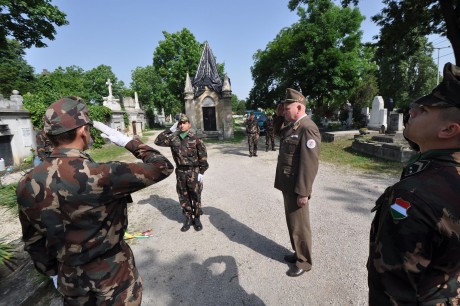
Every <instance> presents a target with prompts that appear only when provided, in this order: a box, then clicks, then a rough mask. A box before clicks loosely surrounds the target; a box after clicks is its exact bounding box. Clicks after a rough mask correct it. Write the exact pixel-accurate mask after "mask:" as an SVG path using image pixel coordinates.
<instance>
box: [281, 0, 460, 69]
mask: <svg viewBox="0 0 460 306" xmlns="http://www.w3.org/2000/svg"><path fill="white" fill-rule="evenodd" d="M311 2H312V0H290V1H289V4H288V7H289V8H290V9H291V10H294V9H295V8H296V7H297V6H298V5H299V4H300V3H306V4H310V3H311ZM341 2H342V5H343V6H348V5H350V4H354V5H357V4H358V2H359V0H341ZM382 3H383V4H385V7H384V8H383V9H382V11H381V12H380V14H377V15H375V16H373V17H372V20H373V21H374V22H376V23H377V25H379V26H381V30H380V35H379V44H385V45H389V46H391V45H393V46H394V45H397V44H398V43H399V41H400V40H401V39H403V40H405V41H406V42H407V45H408V46H411V44H412V45H416V44H417V43H418V41H417V38H418V37H420V36H427V35H430V34H440V35H442V36H446V37H447V39H449V41H450V43H451V45H452V49H453V50H454V55H455V61H456V64H457V65H460V22H459V20H460V3H459V1H458V0H405V1H401V0H383V1H382ZM411 54H412V48H410V47H409V48H408V49H406V50H405V53H404V54H401V55H402V56H406V55H411Z"/></svg>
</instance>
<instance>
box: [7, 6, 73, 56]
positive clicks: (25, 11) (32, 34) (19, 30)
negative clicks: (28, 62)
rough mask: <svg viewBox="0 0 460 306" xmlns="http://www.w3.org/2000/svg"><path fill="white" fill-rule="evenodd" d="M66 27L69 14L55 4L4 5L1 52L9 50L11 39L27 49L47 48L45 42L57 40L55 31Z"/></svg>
mask: <svg viewBox="0 0 460 306" xmlns="http://www.w3.org/2000/svg"><path fill="white" fill-rule="evenodd" d="M66 24H68V21H67V20H66V14H65V13H63V12H61V11H60V10H59V9H58V7H57V6H54V5H51V0H34V1H19V0H8V1H1V2H0V49H3V48H6V47H7V45H8V41H7V37H8V36H12V37H14V38H15V39H16V40H17V41H18V42H19V43H20V44H22V45H23V46H24V47H25V48H30V47H32V46H35V47H37V48H42V47H46V44H45V43H44V42H43V40H44V39H45V38H47V39H49V40H54V35H55V34H56V30H55V28H54V27H55V26H63V25H66Z"/></svg>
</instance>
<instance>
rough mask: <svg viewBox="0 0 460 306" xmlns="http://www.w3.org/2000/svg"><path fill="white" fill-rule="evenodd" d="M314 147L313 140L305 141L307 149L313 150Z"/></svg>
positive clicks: (314, 142)
mask: <svg viewBox="0 0 460 306" xmlns="http://www.w3.org/2000/svg"><path fill="white" fill-rule="evenodd" d="M315 147H316V141H315V140H314V139H308V140H307V148H309V149H314V148H315Z"/></svg>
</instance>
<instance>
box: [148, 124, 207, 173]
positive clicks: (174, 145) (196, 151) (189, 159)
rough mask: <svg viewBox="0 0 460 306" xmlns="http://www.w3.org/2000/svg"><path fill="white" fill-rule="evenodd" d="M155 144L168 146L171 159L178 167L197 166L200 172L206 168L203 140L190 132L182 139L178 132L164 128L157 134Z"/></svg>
mask: <svg viewBox="0 0 460 306" xmlns="http://www.w3.org/2000/svg"><path fill="white" fill-rule="evenodd" d="M155 144H156V145H157V146H161V147H170V148H171V152H172V155H173V159H174V161H175V162H176V165H177V166H178V167H180V166H190V167H198V168H199V171H200V173H201V174H204V172H205V171H206V170H208V168H209V165H208V154H207V152H206V146H205V145H204V143H203V141H202V140H201V139H200V138H198V137H197V136H196V135H195V134H193V133H192V132H190V131H189V132H188V133H187V135H186V136H185V137H184V139H182V138H181V137H180V132H179V131H176V132H174V133H171V131H170V130H169V129H168V130H165V131H163V132H162V133H161V134H159V135H158V136H157V138H156V139H155Z"/></svg>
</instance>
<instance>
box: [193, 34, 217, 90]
mask: <svg viewBox="0 0 460 306" xmlns="http://www.w3.org/2000/svg"><path fill="white" fill-rule="evenodd" d="M192 85H193V89H194V91H195V97H198V96H200V95H201V94H202V93H203V92H204V91H205V86H208V88H209V89H211V90H213V91H215V92H216V93H218V94H219V95H221V93H222V80H221V79H220V76H219V73H218V72H217V66H216V59H215V58H214V55H213V54H212V51H211V48H210V47H209V44H208V42H207V41H206V42H205V43H204V48H203V53H201V59H200V64H199V65H198V69H197V71H196V74H195V77H194V78H193V81H192Z"/></svg>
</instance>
